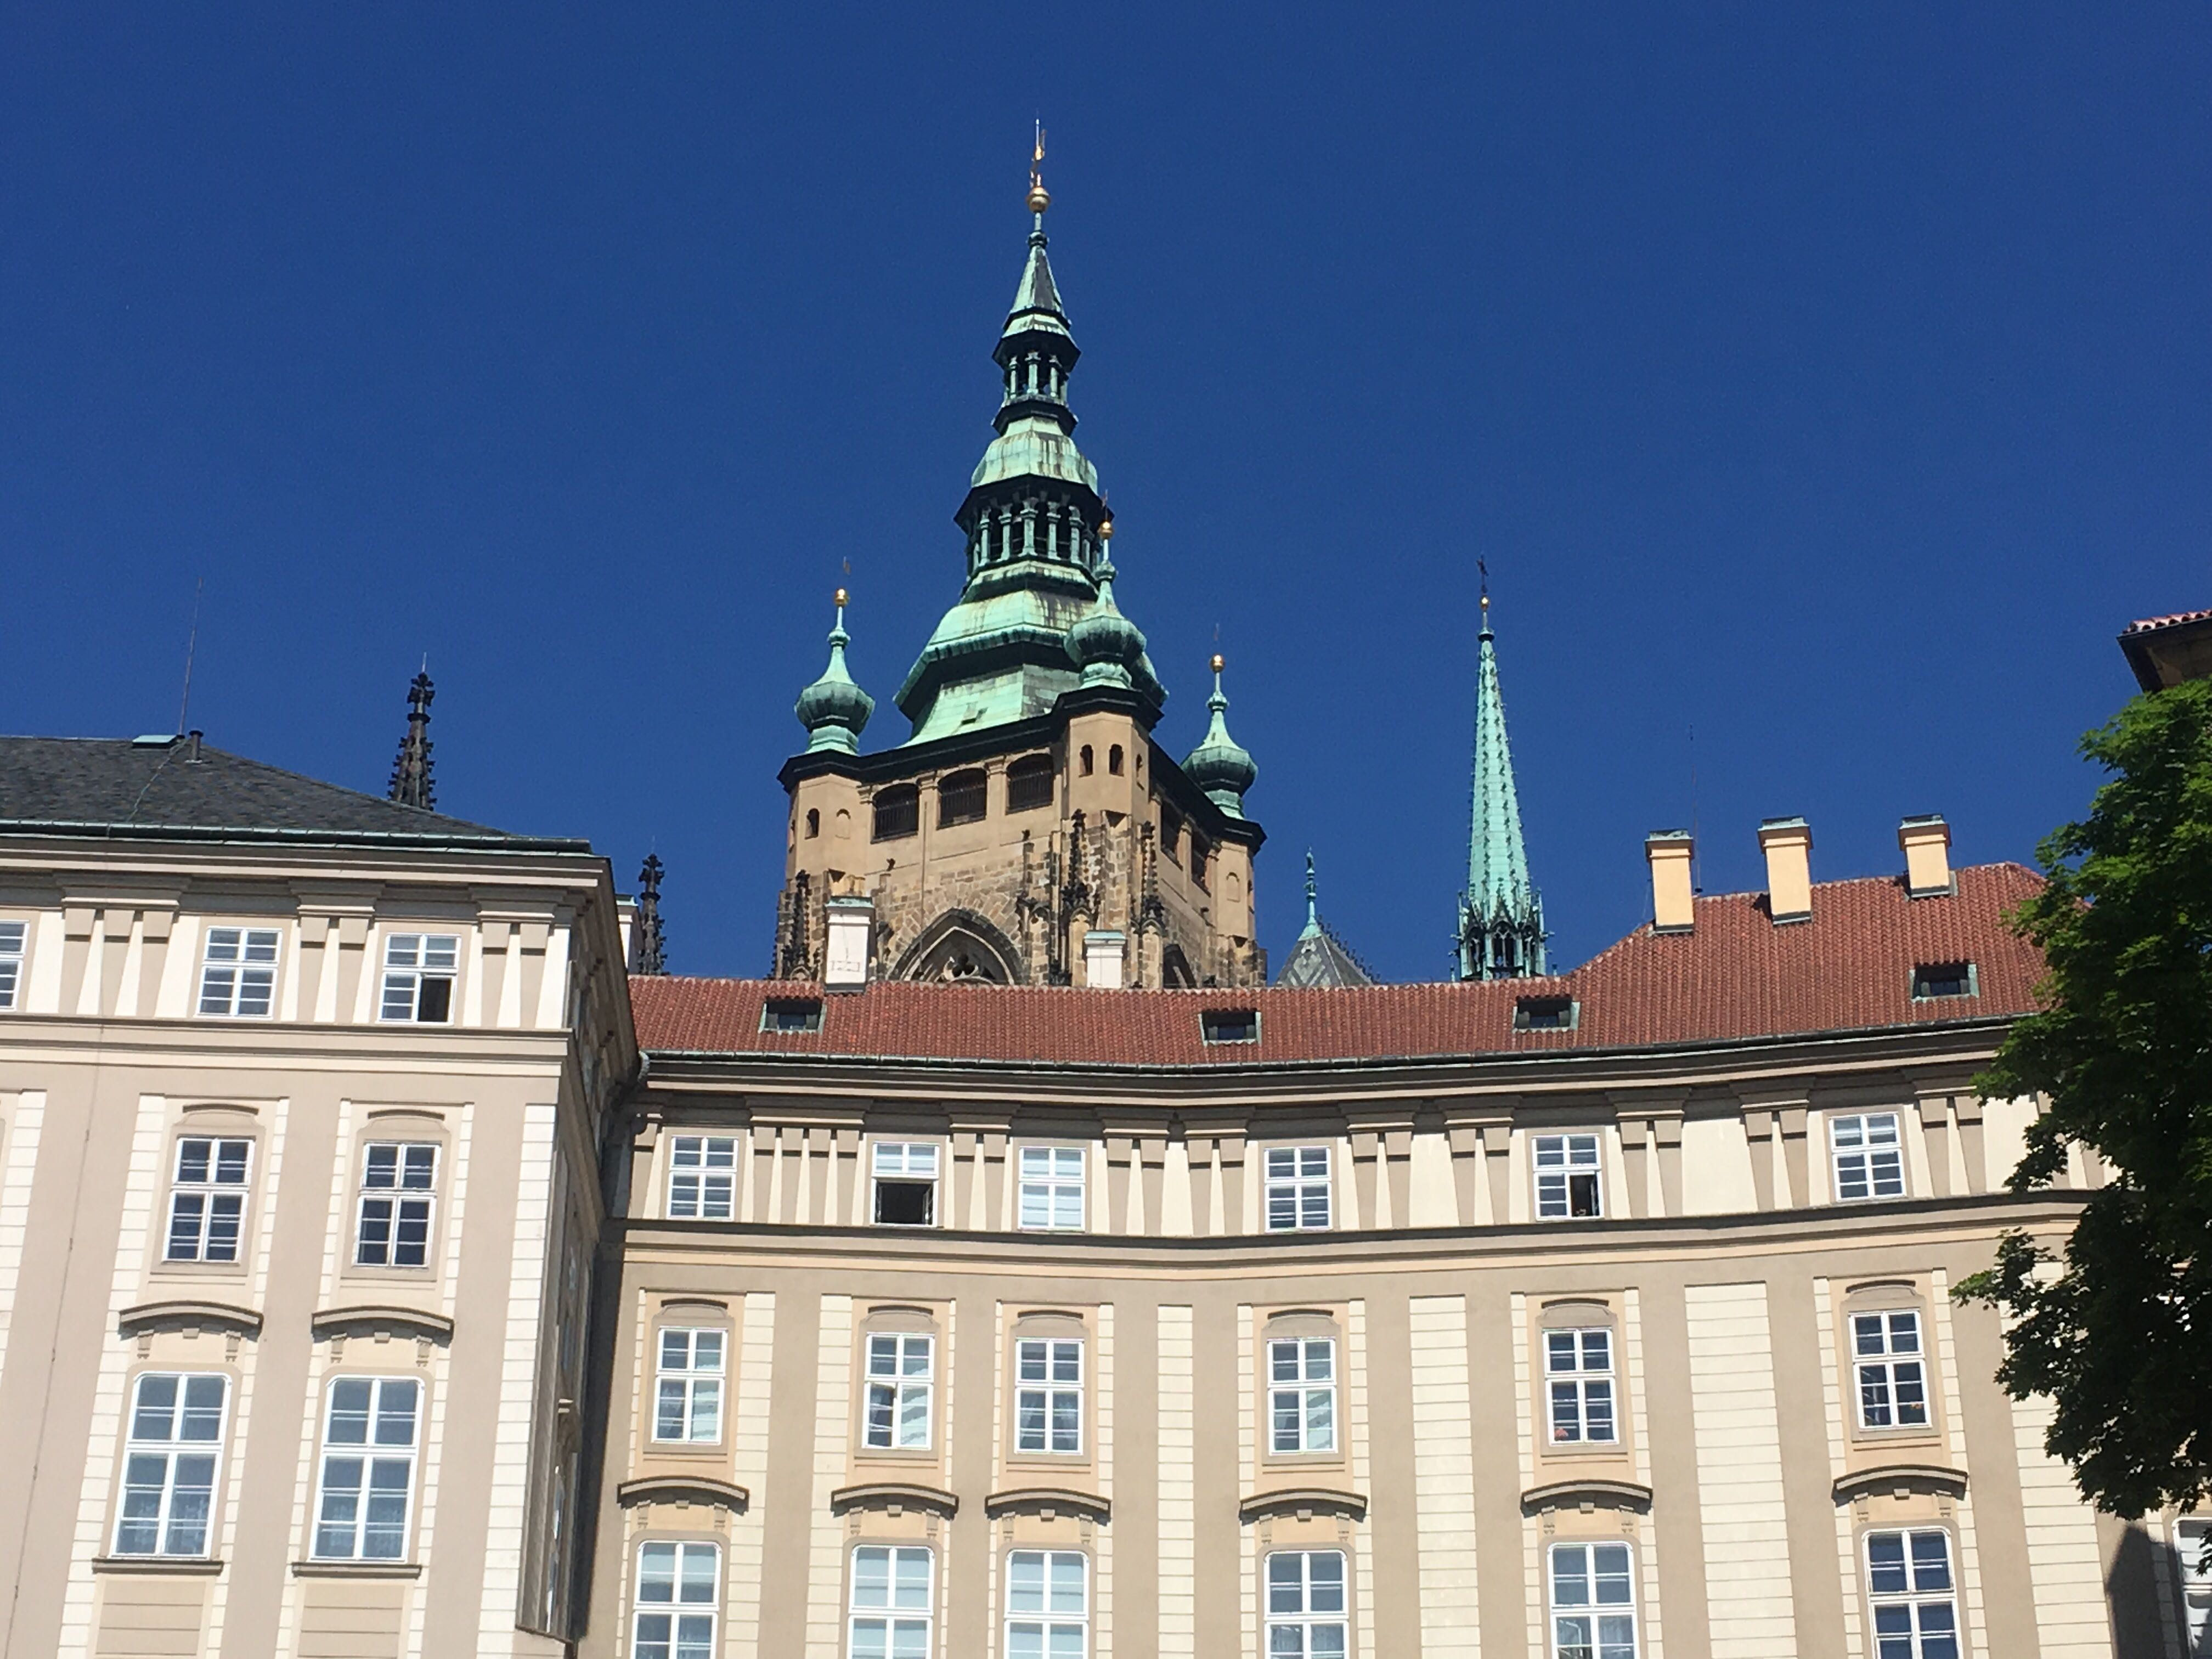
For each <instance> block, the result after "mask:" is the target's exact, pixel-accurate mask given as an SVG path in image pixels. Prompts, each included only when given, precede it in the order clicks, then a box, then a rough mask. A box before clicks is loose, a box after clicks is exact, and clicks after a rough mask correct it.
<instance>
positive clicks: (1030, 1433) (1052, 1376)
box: [1014, 1336, 1083, 1452]
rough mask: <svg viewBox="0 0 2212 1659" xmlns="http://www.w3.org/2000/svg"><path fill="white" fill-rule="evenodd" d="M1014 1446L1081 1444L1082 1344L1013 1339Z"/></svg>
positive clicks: (1065, 1448)
mask: <svg viewBox="0 0 2212 1659" xmlns="http://www.w3.org/2000/svg"><path fill="white" fill-rule="evenodd" d="M1014 1449H1015V1450H1016V1451H1025V1452H1079V1451H1081V1450H1082V1449H1083V1344H1082V1342H1081V1340H1079V1339H1077V1338H1073V1337H1059V1336H1055V1337H1027V1336H1025V1337H1023V1338H1022V1339H1021V1340H1018V1342H1016V1343H1015V1344H1014Z"/></svg>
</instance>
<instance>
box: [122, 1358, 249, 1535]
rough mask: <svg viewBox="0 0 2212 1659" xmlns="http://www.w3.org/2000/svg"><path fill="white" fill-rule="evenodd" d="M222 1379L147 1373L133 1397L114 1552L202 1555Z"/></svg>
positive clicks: (217, 1451)
mask: <svg viewBox="0 0 2212 1659" xmlns="http://www.w3.org/2000/svg"><path fill="white" fill-rule="evenodd" d="M228 1387H229V1384H228V1381H227V1379H225V1378H223V1377H221V1376H206V1375H198V1376H195V1375H191V1374H188V1373H180V1372H173V1371H149V1372H148V1373H146V1374H145V1375H143V1376H140V1377H139V1379H138V1382H137V1388H136V1389H135V1390H134V1393H133V1397H132V1401H131V1428H130V1436H129V1438H128V1440H127V1441H126V1442H125V1446H124V1454H123V1503H122V1506H121V1510H120V1512H119V1513H118V1515H117V1516H116V1522H115V1553H116V1554H118V1555H181V1556H204V1555H205V1554H207V1553H208V1547H209V1540H208V1533H209V1528H210V1523H211V1521H212V1518H213V1516H214V1513H215V1483H216V1468H217V1466H218V1464H219V1463H220V1462H221V1460H222V1426H223V1423H222V1419H223V1404H224V1399H225V1396H226V1395H227V1393H228Z"/></svg>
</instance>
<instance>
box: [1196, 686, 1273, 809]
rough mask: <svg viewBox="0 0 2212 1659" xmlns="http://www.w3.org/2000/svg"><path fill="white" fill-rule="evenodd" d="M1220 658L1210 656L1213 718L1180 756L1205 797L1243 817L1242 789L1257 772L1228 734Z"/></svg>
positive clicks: (1210, 704) (1247, 785)
mask: <svg viewBox="0 0 2212 1659" xmlns="http://www.w3.org/2000/svg"><path fill="white" fill-rule="evenodd" d="M1221 668H1222V659H1221V653H1219V652H1216V653H1214V656H1213V695H1212V696H1210V697H1208V698H1207V699H1206V708H1207V709H1208V710H1209V711H1210V712H1211V713H1212V716H1213V718H1212V720H1210V721H1209V722H1207V724H1206V737H1205V739H1204V740H1203V741H1202V742H1200V744H1199V745H1198V747H1197V748H1195V749H1194V750H1191V751H1190V753H1188V755H1186V756H1184V757H1183V761H1182V771H1183V775H1184V776H1185V777H1187V778H1188V779H1189V780H1190V781H1192V782H1193V783H1194V784H1196V785H1197V786H1198V787H1200V789H1203V790H1204V791H1205V792H1206V798H1207V799H1210V800H1211V801H1212V803H1213V804H1214V805H1216V806H1218V807H1219V808H1220V809H1221V810H1222V811H1225V812H1226V813H1228V814H1229V816H1230V817H1232V818H1241V817H1243V816H1244V792H1245V791H1246V790H1247V789H1249V788H1250V787H1252V781H1253V780H1254V779H1255V778H1256V777H1258V776H1259V775H1260V769H1259V767H1258V766H1257V765H1256V764H1255V763H1254V762H1253V759H1252V757H1251V756H1250V755H1249V753H1247V752H1246V751H1245V750H1243V748H1242V747H1241V746H1240V745H1239V744H1237V739H1236V738H1232V737H1231V736H1230V735H1229V722H1228V720H1226V719H1225V718H1224V717H1225V715H1226V714H1228V713H1229V699H1228V698H1227V697H1225V696H1223V695H1222V692H1221Z"/></svg>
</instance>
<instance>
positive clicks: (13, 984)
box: [0, 921, 27, 1008]
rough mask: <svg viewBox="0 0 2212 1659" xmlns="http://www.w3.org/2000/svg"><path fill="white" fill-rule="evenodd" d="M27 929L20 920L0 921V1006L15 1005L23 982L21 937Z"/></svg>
mask: <svg viewBox="0 0 2212 1659" xmlns="http://www.w3.org/2000/svg"><path fill="white" fill-rule="evenodd" d="M26 932H27V929H26V928H25V927H24V925H23V924H22V923H21V922H20V921H0V1008H12V1007H14V1006H15V997H16V994H17V992H18V991H19V990H20V989H21V986H22V983H23V939H24V936H25V933H26Z"/></svg>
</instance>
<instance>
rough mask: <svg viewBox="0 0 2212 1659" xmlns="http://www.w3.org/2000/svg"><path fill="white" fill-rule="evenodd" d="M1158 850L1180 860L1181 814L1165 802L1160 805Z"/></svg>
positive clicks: (1177, 860)
mask: <svg viewBox="0 0 2212 1659" xmlns="http://www.w3.org/2000/svg"><path fill="white" fill-rule="evenodd" d="M1160 851H1162V852H1163V853H1165V854H1167V855H1168V856H1169V857H1170V858H1171V859H1173V860H1175V861H1176V863H1177V864H1181V863H1182V813H1180V812H1178V811H1176V810H1175V808H1174V807H1172V806H1170V805H1167V804H1166V803H1165V802H1162V803H1161V805H1160Z"/></svg>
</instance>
